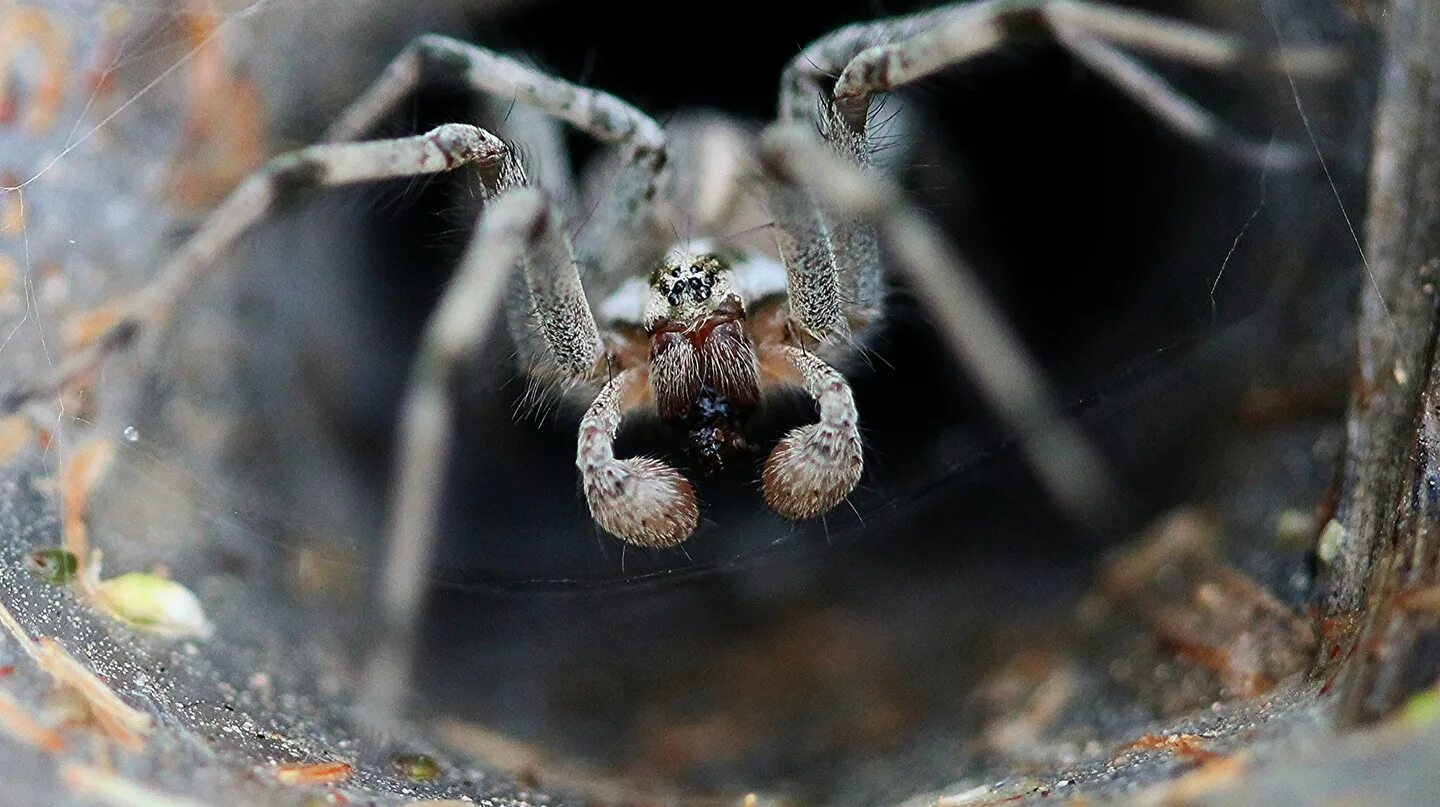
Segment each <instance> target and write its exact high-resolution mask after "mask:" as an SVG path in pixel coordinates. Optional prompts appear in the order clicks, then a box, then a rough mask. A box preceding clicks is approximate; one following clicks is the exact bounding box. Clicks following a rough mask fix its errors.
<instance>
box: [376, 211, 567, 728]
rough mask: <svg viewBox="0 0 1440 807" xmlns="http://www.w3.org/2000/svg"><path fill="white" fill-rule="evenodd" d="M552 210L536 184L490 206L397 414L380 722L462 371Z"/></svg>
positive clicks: (402, 672) (415, 606)
mask: <svg viewBox="0 0 1440 807" xmlns="http://www.w3.org/2000/svg"><path fill="white" fill-rule="evenodd" d="M548 211H549V207H548V205H547V203H546V201H545V198H544V196H543V195H542V194H541V193H540V192H538V191H536V190H534V189H530V188H520V189H516V190H513V191H510V192H508V193H505V194H503V195H501V196H500V197H498V198H496V199H495V200H494V201H493V202H491V203H490V204H489V205H488V206H487V207H486V209H485V212H484V213H483V214H482V215H481V218H480V227H479V231H478V232H477V233H476V235H475V237H474V238H473V239H472V240H471V242H470V247H469V249H467V250H466V252H465V256H464V258H463V259H462V261H461V263H460V267H459V269H458V270H457V271H456V274H455V281H454V283H452V284H451V286H450V288H449V289H448V290H447V291H446V294H445V297H444V298H443V299H442V300H441V301H440V305H439V308H438V309H436V311H435V312H434V313H433V314H432V315H431V316H430V320H429V322H428V323H427V324H426V326H425V335H424V338H423V341H422V342H421V346H420V352H419V355H418V356H417V357H416V360H415V364H414V366H413V367H412V369H411V376H410V381H409V384H408V386H407V389H406V393H405V401H404V403H403V405H402V408H401V410H400V425H399V433H398V435H397V437H396V445H397V446H398V448H399V456H398V458H397V460H396V467H395V473H394V477H393V479H392V481H391V485H392V489H391V509H390V515H389V523H388V526H387V529H386V541H385V550H386V555H385V559H384V562H383V566H382V569H381V579H380V592H379V593H380V612H379V616H380V633H379V636H378V637H377V641H376V643H375V646H374V649H373V652H372V653H371V654H370V655H369V657H368V658H367V659H366V667H365V679H364V681H363V688H362V703H361V711H360V714H363V715H367V719H370V720H372V721H374V722H376V723H378V724H384V723H386V722H388V721H389V720H390V719H391V718H393V717H395V716H396V715H397V713H398V707H399V703H400V700H401V698H402V696H403V695H404V691H405V687H406V685H407V683H408V681H409V665H410V659H411V655H412V652H413V650H414V634H415V625H416V622H417V621H418V620H419V617H420V608H421V605H422V604H423V602H424V587H425V580H426V577H427V576H428V574H429V570H430V561H431V556H432V555H433V553H434V547H435V534H436V529H437V526H438V522H439V513H440V495H441V493H442V492H443V491H444V489H445V474H446V471H447V469H448V466H449V461H450V441H451V438H452V434H453V432H454V426H455V401H454V382H455V379H456V375H457V373H458V372H459V371H460V370H462V369H463V367H464V364H465V361H466V360H467V359H468V358H470V357H472V356H474V355H475V353H476V352H477V351H478V350H479V348H480V347H481V346H482V345H484V343H485V341H486V339H487V338H488V337H489V335H490V331H491V328H492V324H493V322H494V320H495V318H496V314H497V313H498V310H499V307H500V303H501V300H502V299H503V297H504V289H505V286H506V284H507V283H508V281H509V278H510V276H511V273H512V272H514V271H515V269H516V268H517V267H519V266H520V264H521V262H522V260H523V259H524V257H525V256H526V255H527V254H531V253H532V252H533V251H534V249H535V246H536V242H537V240H539V239H540V238H543V235H541V234H542V233H543V232H544V230H545V229H546V227H545V224H546V221H547V219H548ZM537 236H538V238H537Z"/></svg>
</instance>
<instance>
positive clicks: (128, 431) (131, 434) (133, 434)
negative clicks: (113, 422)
mask: <svg viewBox="0 0 1440 807" xmlns="http://www.w3.org/2000/svg"><path fill="white" fill-rule="evenodd" d="M121 434H122V435H124V437H125V442H127V443H133V442H136V441H137V440H139V439H140V430H139V429H137V428H135V427H134V426H126V427H125V431H123V432H121Z"/></svg>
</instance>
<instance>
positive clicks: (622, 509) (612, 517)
mask: <svg viewBox="0 0 1440 807" xmlns="http://www.w3.org/2000/svg"><path fill="white" fill-rule="evenodd" d="M648 384H649V381H648V378H647V373H646V371H645V370H643V369H638V368H637V369H630V370H626V371H624V372H622V373H620V374H619V375H617V376H615V378H613V379H611V381H610V382H609V383H608V384H606V385H605V387H604V388H603V389H601V390H600V394H599V395H597V396H596V397H595V401H594V403H592V404H591V405H590V409H589V410H588V411H587V412H586V413H585V417H584V418H582V419H581V421H580V440H579V445H578V446H577V448H576V451H575V466H576V467H577V468H579V469H580V478H581V481H582V484H583V485H584V488H585V499H586V501H587V502H589V505H590V514H591V515H592V516H593V517H594V518H595V521H596V523H598V524H599V525H600V526H601V527H603V528H605V531H606V532H609V533H611V534H612V535H615V536H616V537H618V538H620V539H622V540H624V541H626V542H628V543H632V544H635V545H637V546H643V547H648V548H650V549H663V548H666V547H671V546H675V545H676V544H679V543H681V542H682V541H684V540H685V539H686V538H688V537H690V533H692V532H694V531H695V525H696V523H697V522H698V520H699V517H700V508H699V504H698V503H697V501H696V499H695V490H694V488H692V487H691V485H690V482H689V481H687V480H686V479H685V477H684V476H682V475H681V474H680V473H679V472H678V471H676V470H675V469H674V468H671V467H670V466H669V465H666V464H665V463H663V462H661V461H659V460H657V459H653V458H651V457H636V458H633V459H626V460H620V459H616V458H615V435H616V433H617V432H618V431H619V430H620V422H621V420H622V419H623V418H624V416H625V413H626V412H627V411H630V410H632V409H634V408H635V407H637V406H638V405H639V404H640V402H642V401H644V400H645V399H646V397H647V395H648Z"/></svg>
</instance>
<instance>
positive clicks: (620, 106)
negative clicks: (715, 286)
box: [325, 34, 667, 276]
mask: <svg viewBox="0 0 1440 807" xmlns="http://www.w3.org/2000/svg"><path fill="white" fill-rule="evenodd" d="M431 68H433V69H435V70H437V71H443V72H444V74H445V75H447V76H455V77H459V78H462V79H463V80H464V81H465V83H466V84H467V85H468V86H469V87H470V88H471V89H473V90H476V91H479V92H483V93H488V94H491V95H493V96H496V97H498V98H500V99H504V100H507V101H513V102H516V103H520V104H524V105H526V106H529V107H533V108H535V109H538V110H540V111H541V112H544V113H545V114H547V115H550V116H552V117H554V118H556V119H558V120H561V121H564V122H566V123H568V124H570V125H571V126H574V127H575V128H576V129H578V130H579V131H581V132H584V133H586V134H588V135H590V136H591V137H594V138H595V139H596V140H599V141H600V142H602V143H611V144H616V145H620V146H625V147H627V149H628V150H627V151H626V153H625V157H624V159H625V166H624V168H623V169H621V171H620V172H619V174H618V175H617V176H616V177H615V180H614V187H613V190H612V191H611V193H612V196H611V201H610V202H609V203H608V204H605V205H602V206H601V207H600V208H599V209H598V210H597V211H596V213H595V215H594V216H593V217H591V219H590V221H589V223H588V226H587V227H586V229H585V233H584V234H582V236H583V237H582V238H581V239H580V243H579V251H580V255H581V257H582V258H583V259H584V261H585V262H586V263H587V264H590V263H594V264H595V265H597V266H599V267H600V270H601V272H602V274H603V275H605V276H609V275H612V274H614V273H615V272H618V271H621V270H622V269H623V270H628V269H629V268H632V267H631V264H630V262H629V260H628V259H629V258H630V255H629V251H630V250H629V249H628V248H627V247H628V245H629V244H631V243H634V242H635V241H636V240H638V239H637V238H636V235H637V234H643V233H646V232H648V230H649V229H650V228H651V227H653V226H654V223H653V222H652V221H651V220H650V215H651V213H650V211H651V209H652V202H653V200H654V198H655V197H656V196H657V195H658V194H659V193H660V191H661V187H660V186H661V183H662V181H663V179H664V177H663V173H664V169H665V166H666V161H667V156H666V138H665V133H664V131H663V130H662V129H661V128H660V124H658V123H656V122H655V121H654V120H653V119H652V118H651V117H649V116H648V115H646V114H645V113H643V112H641V111H640V110H639V109H637V108H635V107H634V106H632V105H631V104H628V103H626V102H625V101H622V100H620V99H619V98H617V97H615V96H613V95H610V94H609V93H605V92H601V91H599V90H593V89H590V88H588V87H582V86H579V85H577V84H572V83H571V82H568V81H565V80H563V79H559V78H556V77H554V76H550V75H546V74H545V73H543V72H541V71H539V70H537V69H535V68H534V67H531V66H529V65H526V64H523V63H521V62H519V61H517V60H515V59H513V58H511V57H509V56H505V55H502V54H499V53H496V52H494V51H492V50H489V49H486V48H482V47H479V46H477V45H472V44H470V43H468V42H463V41H461V40H458V39H453V38H451V37H447V36H442V35H439V34H424V35H421V36H419V37H417V38H416V39H415V40H414V41H413V42H411V43H410V45H408V46H407V47H406V48H405V49H404V50H403V51H402V52H401V53H400V55H399V56H397V57H396V58H395V59H394V61H392V62H391V63H390V65H389V67H387V68H386V69H385V71H384V73H382V74H381V76H380V78H379V79H377V80H376V81H375V83H374V84H373V85H371V87H370V88H369V89H368V90H366V91H365V93H364V94H363V95H361V96H360V97H359V98H358V99H357V100H356V101H355V102H354V103H353V104H351V105H350V107H349V108H348V109H347V110H346V111H345V112H343V113H342V114H341V116H340V118H339V120H337V121H336V122H335V124H334V125H333V126H331V127H330V129H329V131H327V132H326V135H325V139H326V140H332V141H334V140H350V139H353V138H355V137H357V136H359V135H360V134H361V133H363V132H365V131H367V130H369V129H370V128H371V127H373V126H374V125H375V124H376V123H377V122H378V121H379V120H380V119H381V118H383V117H384V116H385V115H386V114H387V113H389V112H390V111H391V110H393V109H394V108H395V107H396V105H397V104H399V103H400V101H401V100H403V99H404V98H405V97H406V96H408V95H409V94H410V93H411V92H412V91H413V90H414V89H415V88H416V86H417V85H418V84H419V83H420V80H421V78H422V76H423V75H424V72H425V71H426V70H427V69H431Z"/></svg>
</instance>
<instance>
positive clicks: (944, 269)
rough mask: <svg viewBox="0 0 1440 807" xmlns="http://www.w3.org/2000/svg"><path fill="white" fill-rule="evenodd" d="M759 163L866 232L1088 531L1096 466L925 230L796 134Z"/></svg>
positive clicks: (1006, 333)
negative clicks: (876, 237) (885, 248)
mask: <svg viewBox="0 0 1440 807" xmlns="http://www.w3.org/2000/svg"><path fill="white" fill-rule="evenodd" d="M761 159H762V162H763V163H764V165H765V170H766V171H767V174H768V175H769V176H771V177H772V181H776V182H785V183H788V184H791V185H795V186H798V187H803V188H806V189H808V190H809V191H810V192H811V193H813V194H814V196H815V198H816V199H817V200H818V201H819V202H821V203H822V204H823V205H824V206H825V207H826V208H827V209H832V210H835V211H836V212H837V214H839V215H845V216H854V217H860V218H863V219H865V220H867V221H871V222H874V223H875V226H876V227H877V229H878V231H879V232H880V234H881V235H882V236H883V237H884V239H885V240H886V242H887V243H888V244H889V245H890V247H891V248H892V249H893V251H894V253H895V258H896V264H897V268H899V269H900V270H901V271H902V272H904V274H905V275H907V276H908V277H909V279H910V281H911V282H912V283H913V284H914V286H915V288H916V290H917V291H918V296H919V298H920V300H921V302H922V303H924V304H925V305H926V307H927V308H928V309H929V312H930V315H931V317H932V318H933V319H934V321H935V323H936V324H937V326H939V330H940V335H941V337H942V338H943V339H944V340H945V341H946V342H947V343H948V345H949V347H950V350H951V352H952V353H953V354H954V355H955V356H956V358H957V359H958V360H959V361H960V363H961V364H962V365H964V366H965V367H966V368H967V369H968V370H969V372H970V373H971V375H972V376H973V377H974V378H975V379H976V381H977V383H978V384H979V386H980V389H981V391H982V392H983V393H984V395H985V396H986V398H988V399H989V403H990V406H991V408H992V409H993V410H994V411H995V412H996V414H997V416H999V417H1000V418H1001V419H1002V420H1003V421H1004V422H1005V423H1007V424H1008V425H1009V426H1010V427H1011V428H1012V429H1014V431H1015V433H1016V434H1017V436H1018V437H1019V438H1020V441H1021V445H1022V447H1023V449H1024V451H1025V454H1026V456H1027V458H1028V459H1029V461H1030V464H1031V467H1033V468H1034V469H1035V471H1036V473H1037V474H1038V475H1039V477H1040V479H1041V481H1042V483H1043V484H1044V485H1045V486H1046V487H1047V488H1048V489H1049V490H1050V491H1051V493H1052V495H1054V496H1055V497H1056V499H1057V500H1059V501H1060V503H1061V504H1062V505H1063V506H1064V507H1065V508H1066V509H1067V510H1068V511H1069V512H1071V513H1072V514H1074V515H1076V516H1077V517H1079V518H1082V519H1084V520H1087V521H1092V522H1098V521H1099V520H1100V519H1101V518H1102V516H1103V514H1104V513H1105V512H1106V509H1107V507H1108V505H1109V504H1110V503H1111V501H1112V500H1113V496H1114V492H1113V490H1112V488H1111V485H1110V483H1109V480H1108V478H1107V476H1106V474H1105V473H1104V470H1103V469H1104V465H1103V463H1102V462H1101V460H1100V457H1099V456H1098V455H1097V454H1096V453H1095V451H1094V449H1093V448H1091V446H1090V444H1089V443H1088V442H1087V441H1086V440H1085V438H1084V436H1083V435H1082V434H1081V433H1080V431H1079V430H1078V429H1076V428H1075V426H1074V425H1073V424H1071V423H1070V422H1068V421H1067V420H1066V419H1065V417H1064V416H1063V414H1062V413H1061V411H1060V407H1059V406H1058V404H1057V403H1056V401H1055V396H1054V395H1053V393H1052V392H1051V391H1050V388H1049V385H1048V384H1046V382H1045V379H1044V376H1043V375H1042V374H1041V372H1040V370H1039V368H1037V367H1036V366H1035V365H1034V364H1033V363H1032V362H1031V361H1030V358H1029V356H1028V354H1027V353H1026V352H1025V350H1024V348H1023V347H1022V346H1021V344H1020V341H1019V339H1018V338H1016V336H1015V335H1014V334H1013V333H1012V332H1011V331H1010V328H1009V326H1008V325H1007V324H1006V322H1005V319H1004V317H1003V316H1002V315H1001V314H1000V312H999V311H997V310H996V309H995V308H994V306H992V305H991V304H990V302H989V299H988V297H987V295H986V293H985V290H984V288H983V287H982V286H981V285H980V283H979V282H978V281H977V280H976V279H975V276H974V273H973V272H971V271H970V269H969V268H968V267H966V266H965V264H964V262H963V261H962V260H961V259H960V257H959V256H958V255H957V254H955V251H954V249H953V248H951V247H950V246H949V244H947V243H946V242H945V240H944V238H943V237H941V235H940V234H939V233H938V232H937V231H936V229H935V227H934V226H933V225H932V224H930V223H929V222H928V221H927V220H926V219H925V218H924V217H923V216H922V215H921V214H919V213H918V212H916V211H915V210H914V209H912V208H911V207H909V206H908V205H907V204H906V203H905V201H904V199H903V197H902V196H901V194H900V192H899V190H898V189H897V188H895V187H894V186H893V185H891V184H890V183H888V182H886V181H884V180H883V179H881V178H880V177H878V176H876V174H875V173H874V172H867V171H862V170H861V169H859V168H858V167H856V166H855V165H854V164H852V163H850V162H848V161H846V160H844V159H842V158H840V157H839V156H837V155H836V154H835V153H834V152H833V151H832V150H831V149H830V148H829V147H827V145H826V144H825V143H824V142H823V141H822V140H820V139H819V138H818V137H816V135H815V134H814V132H813V131H812V130H810V128H809V127H808V126H806V125H804V124H793V123H792V124H777V125H775V126H773V127H771V128H770V129H769V130H768V131H766V133H765V134H764V136H763V137H762V145H761Z"/></svg>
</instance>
